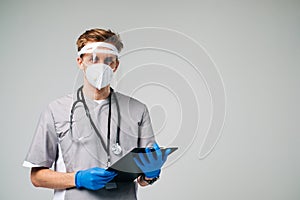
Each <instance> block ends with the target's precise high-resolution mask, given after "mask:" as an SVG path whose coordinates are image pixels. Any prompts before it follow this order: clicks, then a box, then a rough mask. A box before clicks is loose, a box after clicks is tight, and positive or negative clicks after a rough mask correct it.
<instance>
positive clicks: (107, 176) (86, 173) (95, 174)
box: [75, 167, 117, 190]
mask: <svg viewBox="0 0 300 200" xmlns="http://www.w3.org/2000/svg"><path fill="white" fill-rule="evenodd" d="M116 175H117V174H116V173H115V172H112V171H107V170H105V169H103V168H99V167H94V168H90V169H87V170H80V171H78V172H76V175H75V185H76V187H77V188H86V189H89V190H99V189H101V188H103V187H104V186H105V185H106V184H107V183H108V182H109V181H111V180H112V179H113V178H114V177H115V176H116Z"/></svg>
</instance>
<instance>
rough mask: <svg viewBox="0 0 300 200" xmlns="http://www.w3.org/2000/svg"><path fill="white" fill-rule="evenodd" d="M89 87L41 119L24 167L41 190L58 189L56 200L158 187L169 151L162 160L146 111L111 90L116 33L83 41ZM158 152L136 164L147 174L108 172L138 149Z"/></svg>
mask: <svg viewBox="0 0 300 200" xmlns="http://www.w3.org/2000/svg"><path fill="white" fill-rule="evenodd" d="M77 47H78V58H77V63H78V67H79V68H80V69H81V70H83V72H84V73H83V74H84V82H83V86H82V87H80V88H79V89H78V90H77V91H76V92H75V93H74V94H70V95H66V96H64V97H62V98H59V99H57V100H55V101H53V102H51V103H50V104H49V105H48V107H47V108H46V109H45V111H44V112H43V113H42V114H41V116H40V120H39V123H38V126H37V129H36V133H35V136H34V138H33V141H32V144H31V147H30V149H29V152H28V154H27V156H26V159H25V161H24V164H23V165H24V166H26V167H30V168H31V181H32V183H33V185H34V186H36V187H45V188H52V189H55V193H54V199H60V200H62V199H72V200H75V199H80V200H82V199H88V200H100V199H136V183H138V184H139V185H141V186H146V185H149V184H152V183H153V182H155V181H156V180H157V179H158V177H159V174H160V172H161V167H162V165H163V164H164V162H165V161H166V159H167V156H168V154H169V151H168V150H167V152H166V153H165V155H162V152H161V150H160V148H159V146H158V145H157V144H156V143H155V138H154V134H153V130H152V126H151V120H150V116H149V113H148V110H147V108H146V106H145V105H144V104H143V103H141V102H139V101H138V100H136V99H134V98H131V97H128V96H126V95H123V94H121V93H118V92H114V91H113V89H112V88H111V87H110V81H111V79H112V76H113V74H114V73H115V72H116V71H117V69H118V66H119V60H118V56H119V52H120V51H121V49H122V48H123V44H122V42H121V40H120V37H119V35H117V34H115V33H113V32H112V31H110V30H103V29H91V30H87V31H86V32H85V33H83V34H82V35H81V36H80V37H79V38H78V40H77ZM150 146H153V148H154V149H155V153H156V156H152V154H151V153H150V152H149V151H150V149H149V148H146V152H148V153H146V156H145V157H144V156H140V159H135V162H136V164H137V166H138V167H139V168H140V169H141V170H142V171H143V172H144V174H143V175H141V176H139V177H138V178H137V179H136V180H134V181H125V182H118V181H114V178H115V177H116V176H117V175H118V174H117V173H116V172H115V171H110V170H108V167H109V166H111V163H114V162H115V161H117V160H119V159H120V158H121V157H122V156H124V155H125V154H126V153H127V152H128V151H130V150H131V149H132V148H134V147H150Z"/></svg>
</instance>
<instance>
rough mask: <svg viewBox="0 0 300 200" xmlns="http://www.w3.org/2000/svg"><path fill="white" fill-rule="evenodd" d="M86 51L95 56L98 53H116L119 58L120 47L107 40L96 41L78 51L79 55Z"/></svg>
mask: <svg viewBox="0 0 300 200" xmlns="http://www.w3.org/2000/svg"><path fill="white" fill-rule="evenodd" d="M99 47H104V48H107V49H102V48H99ZM85 53H92V54H93V58H94V57H95V56H96V53H106V54H113V55H116V56H117V58H119V52H118V49H117V48H116V47H115V46H114V45H112V44H110V43H106V42H94V43H90V44H87V45H85V46H84V47H83V48H82V49H81V50H80V51H79V52H78V56H81V55H82V54H85Z"/></svg>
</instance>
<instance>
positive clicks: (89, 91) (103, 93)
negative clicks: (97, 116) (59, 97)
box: [83, 79, 110, 100]
mask: <svg viewBox="0 0 300 200" xmlns="http://www.w3.org/2000/svg"><path fill="white" fill-rule="evenodd" d="M83 93H84V95H86V96H87V97H88V98H89V99H92V100H102V99H106V98H107V97H108V96H109V94H110V85H108V86H106V87H104V88H101V90H98V89H97V88H95V87H93V86H92V85H91V84H90V83H89V82H88V81H87V80H86V79H84V84H83Z"/></svg>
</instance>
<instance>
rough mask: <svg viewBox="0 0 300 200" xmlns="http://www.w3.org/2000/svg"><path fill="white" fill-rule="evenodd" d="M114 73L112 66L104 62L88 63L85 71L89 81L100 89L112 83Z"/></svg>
mask: <svg viewBox="0 0 300 200" xmlns="http://www.w3.org/2000/svg"><path fill="white" fill-rule="evenodd" d="M113 73H114V72H113V70H112V68H111V67H110V66H109V65H106V64H103V63H97V64H92V65H88V66H87V69H86V72H85V74H86V78H87V80H88V82H89V83H90V84H91V85H92V86H94V87H95V88H97V89H98V90H100V89H101V88H104V87H106V86H108V85H109V84H110V83H111V80H112V78H113Z"/></svg>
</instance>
